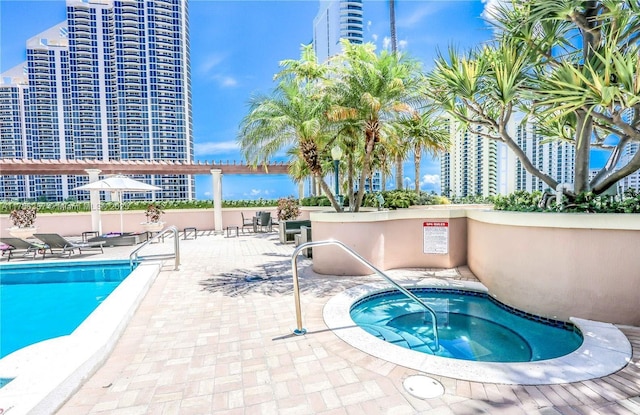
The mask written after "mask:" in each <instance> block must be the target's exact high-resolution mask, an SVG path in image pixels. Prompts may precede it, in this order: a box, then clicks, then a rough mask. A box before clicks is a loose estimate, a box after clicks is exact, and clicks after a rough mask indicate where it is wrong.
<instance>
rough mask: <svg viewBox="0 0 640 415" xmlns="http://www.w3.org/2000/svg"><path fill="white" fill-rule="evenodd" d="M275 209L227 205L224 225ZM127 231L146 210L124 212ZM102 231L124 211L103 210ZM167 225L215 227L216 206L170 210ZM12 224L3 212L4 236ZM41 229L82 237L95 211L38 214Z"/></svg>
mask: <svg viewBox="0 0 640 415" xmlns="http://www.w3.org/2000/svg"><path fill="white" fill-rule="evenodd" d="M258 210H263V211H268V212H271V215H272V216H274V217H275V215H276V208H275V207H271V208H251V209H249V208H224V209H222V225H223V226H222V228H223V229H224V228H225V227H226V226H229V225H238V226H241V225H242V217H241V215H240V212H244V214H245V217H247V218H249V217H251V216H253V215H254V214H255V213H256V211H258ZM309 210H312V209H302V210H301V214H300V219H309ZM122 217H123V230H124V231H125V232H142V231H144V229H143V228H142V225H141V224H140V223H141V222H144V221H145V216H144V211H141V210H139V211H124V212H123V215H122ZM100 218H101V221H102V232H103V233H108V232H120V212H111V211H109V212H100ZM161 220H162V221H164V222H165V223H166V225H165V226H172V225H173V226H176V227H177V228H178V229H179V230H182V229H184V228H185V227H196V228H197V229H198V230H212V229H214V217H213V209H180V210H166V211H165V214H164V215H162V218H161ZM11 226H12V223H11V221H10V220H9V215H0V235H2V236H8V235H9V232H8V231H7V229H8V228H9V227H11ZM36 226H37V228H38V232H42V233H58V234H60V235H63V236H79V235H81V234H82V232H84V231H89V230H91V213H88V212H86V213H38V216H37V218H36Z"/></svg>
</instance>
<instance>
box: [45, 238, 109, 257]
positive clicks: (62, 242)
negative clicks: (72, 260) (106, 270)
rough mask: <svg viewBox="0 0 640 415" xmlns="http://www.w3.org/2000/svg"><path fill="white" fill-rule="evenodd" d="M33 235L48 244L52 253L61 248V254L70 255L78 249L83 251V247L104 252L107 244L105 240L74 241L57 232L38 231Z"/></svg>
mask: <svg viewBox="0 0 640 415" xmlns="http://www.w3.org/2000/svg"><path fill="white" fill-rule="evenodd" d="M33 236H34V237H36V238H38V239H40V240H41V241H42V242H44V243H45V244H47V246H48V247H49V249H51V252H52V253H53V248H55V249H61V251H60V255H61V256H64V255H67V256H68V257H69V256H71V254H73V253H74V252H75V250H76V249H77V250H78V252H80V253H82V250H83V249H85V250H87V249H100V252H102V253H104V250H103V249H102V246H103V245H104V244H105V241H98V242H74V241H70V240H68V239H66V238H64V237H62V236H60V235H58V234H57V233H36V234H34V235H33Z"/></svg>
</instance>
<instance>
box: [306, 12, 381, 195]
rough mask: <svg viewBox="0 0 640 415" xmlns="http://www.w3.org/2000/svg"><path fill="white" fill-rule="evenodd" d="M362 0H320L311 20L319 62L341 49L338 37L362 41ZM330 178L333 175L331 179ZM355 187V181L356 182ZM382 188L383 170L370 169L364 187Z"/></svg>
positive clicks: (372, 189) (355, 41)
mask: <svg viewBox="0 0 640 415" xmlns="http://www.w3.org/2000/svg"><path fill="white" fill-rule="evenodd" d="M363 33H364V32H363V25H362V0H329V1H324V0H321V1H320V10H319V11H318V14H317V15H316V17H315V19H314V20H313V50H314V52H315V54H316V58H317V59H318V62H320V63H322V62H325V61H326V60H327V59H329V58H330V57H332V56H334V55H337V54H339V53H341V52H342V46H341V45H340V40H341V39H347V40H348V41H349V42H351V43H358V44H359V43H363V39H364V36H363ZM332 180H333V179H332ZM355 188H356V189H357V183H355ZM381 189H382V174H381V173H380V172H379V171H375V172H373V175H372V183H370V181H369V180H367V181H366V183H365V191H367V192H371V191H373V192H378V191H380V190H381Z"/></svg>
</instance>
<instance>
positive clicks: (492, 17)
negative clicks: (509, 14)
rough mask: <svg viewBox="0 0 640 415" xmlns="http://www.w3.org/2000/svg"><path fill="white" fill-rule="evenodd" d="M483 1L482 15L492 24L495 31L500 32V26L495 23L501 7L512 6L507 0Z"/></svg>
mask: <svg viewBox="0 0 640 415" xmlns="http://www.w3.org/2000/svg"><path fill="white" fill-rule="evenodd" d="M482 3H484V10H482V13H481V14H480V15H481V16H482V18H483V19H485V20H486V21H487V22H489V23H490V24H491V25H492V27H493V28H494V32H499V29H498V27H497V26H494V25H493V24H494V23H496V15H497V14H498V11H499V9H501V8H503V7H510V6H509V3H508V2H507V1H506V0H482Z"/></svg>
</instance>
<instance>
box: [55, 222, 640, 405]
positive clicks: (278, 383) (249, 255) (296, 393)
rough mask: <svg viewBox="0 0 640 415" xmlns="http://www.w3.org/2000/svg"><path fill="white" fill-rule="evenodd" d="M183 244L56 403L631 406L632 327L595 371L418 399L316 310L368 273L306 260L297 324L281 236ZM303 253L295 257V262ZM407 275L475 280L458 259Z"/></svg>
mask: <svg viewBox="0 0 640 415" xmlns="http://www.w3.org/2000/svg"><path fill="white" fill-rule="evenodd" d="M168 243H170V242H168ZM181 248H182V249H181V251H182V266H181V269H180V271H172V270H170V269H171V267H165V269H166V270H165V271H163V272H161V273H160V275H159V276H158V278H157V280H156V282H155V283H154V285H153V286H152V287H151V290H150V291H149V293H148V294H147V296H146V297H145V299H144V301H143V303H142V304H141V306H140V308H139V309H138V311H137V312H136V314H135V316H134V317H133V320H132V321H131V322H130V324H129V325H128V327H127V329H126V331H125V332H124V334H123V336H122V337H121V339H120V340H119V342H118V343H117V345H116V347H115V349H114V351H113V353H112V354H111V355H110V357H109V358H108V360H107V361H106V363H105V364H104V365H103V366H102V367H101V368H100V369H98V370H97V372H96V373H95V374H94V375H93V376H92V377H91V378H90V379H88V380H87V382H86V383H85V384H84V386H82V388H81V389H80V390H79V391H77V393H75V395H74V396H73V397H72V398H71V399H70V400H69V401H68V402H67V403H66V404H65V405H64V406H63V407H62V408H61V409H60V410H59V411H58V414H59V415H77V414H112V415H125V414H126V415H132V414H185V415H186V414H247V415H248V414H295V415H300V414H371V415H373V414H393V415H401V414H429V415H436V414H437V415H449V414H469V415H471V414H492V415H495V414H540V415H559V414H562V415H586V414H620V415H623V414H640V396H639V395H640V328H638V327H620V329H621V330H622V331H623V332H624V333H625V334H626V335H627V337H628V338H629V340H630V341H631V343H632V346H633V358H632V361H631V362H630V363H629V364H628V365H627V366H626V367H625V368H624V369H623V370H621V371H619V372H618V373H615V374H613V375H610V376H607V377H605V378H601V379H596V380H591V381H586V382H578V383H573V384H563V385H551V386H521V385H496V384H484V383H474V382H466V381H460V380H456V379H451V378H446V377H440V376H433V377H434V378H435V379H437V380H439V381H440V382H441V383H442V384H443V385H444V387H445V393H444V395H442V396H440V397H437V398H433V399H426V400H422V399H418V398H415V397H413V396H412V395H410V394H409V393H408V392H407V391H405V389H404V387H403V385H402V382H403V380H404V379H405V378H407V377H408V376H411V375H415V374H417V373H416V372H415V371H414V370H412V369H407V368H404V367H401V366H398V365H395V364H392V363H388V362H386V361H383V360H380V359H377V358H375V357H372V356H369V355H367V354H365V353H363V352H361V351H360V350H357V349H354V348H353V347H351V346H349V345H348V344H346V343H344V342H343V341H342V340H340V339H339V338H338V337H337V336H336V335H335V334H334V333H333V332H331V331H329V330H328V329H327V327H326V326H325V324H324V322H323V319H322V308H323V306H324V304H325V303H326V302H327V301H328V299H329V298H330V297H331V296H333V295H335V294H336V293H338V292H340V291H341V290H344V289H345V288H348V287H351V286H354V285H357V284H361V283H364V282H368V281H371V277H350V278H346V277H331V276H329V277H327V276H318V275H315V274H313V272H311V271H310V269H308V268H307V269H306V270H304V271H303V272H302V275H301V292H302V309H303V319H304V326H305V328H306V329H307V330H308V333H307V334H306V335H304V336H294V335H292V334H291V333H292V331H293V329H294V328H295V325H296V320H295V312H294V303H293V291H292V279H291V254H292V252H293V246H292V245H282V244H280V243H279V242H278V237H277V235H276V234H273V233H272V234H258V235H250V236H240V237H237V238H226V237H223V236H220V235H218V236H213V235H203V236H200V235H199V236H198V239H196V240H186V241H183V240H181ZM320 249H321V248H320ZM106 251H107V253H106V254H105V255H113V253H114V252H123V251H121V250H120V251H109V250H106ZM309 264H310V262H309V260H307V259H304V260H301V261H300V265H301V270H302V268H303V267H305V266H306V267H308V266H309ZM406 274H407V276H409V277H411V278H416V277H419V276H420V275H424V276H431V277H432V276H434V275H435V276H439V277H442V278H464V279H472V278H473V275H471V273H469V271H468V270H467V269H464V268H462V269H457V270H440V271H435V270H411V271H407V272H406ZM427 375H428V374H427Z"/></svg>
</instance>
